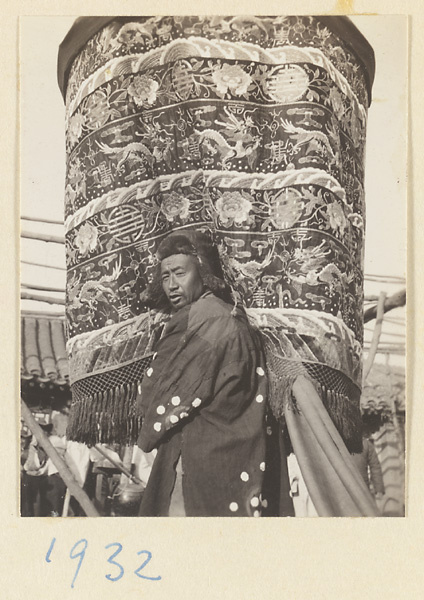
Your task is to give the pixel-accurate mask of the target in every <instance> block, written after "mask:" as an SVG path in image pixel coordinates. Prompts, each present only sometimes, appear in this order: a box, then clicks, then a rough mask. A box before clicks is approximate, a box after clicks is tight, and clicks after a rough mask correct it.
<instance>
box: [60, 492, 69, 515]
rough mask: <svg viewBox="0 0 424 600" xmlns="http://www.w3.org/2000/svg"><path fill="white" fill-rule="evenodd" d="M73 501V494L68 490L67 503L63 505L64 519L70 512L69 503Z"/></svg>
mask: <svg viewBox="0 0 424 600" xmlns="http://www.w3.org/2000/svg"><path fill="white" fill-rule="evenodd" d="M70 501H71V492H70V491H69V488H66V494H65V501H64V503H63V509H62V517H67V516H68V512H69V503H70Z"/></svg>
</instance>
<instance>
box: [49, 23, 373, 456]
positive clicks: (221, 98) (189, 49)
mask: <svg viewBox="0 0 424 600" xmlns="http://www.w3.org/2000/svg"><path fill="white" fill-rule="evenodd" d="M373 75H374V57H373V52H372V49H371V47H370V46H369V45H368V43H367V42H366V40H365V39H364V38H363V36H362V35H361V34H360V33H359V31H358V30H357V29H356V28H355V27H354V26H353V24H352V23H351V22H350V21H349V19H347V18H345V17H304V16H293V17H289V16H278V17H199V16H190V17H119V18H118V17H114V18H112V17H108V18H97V17H96V18H83V19H79V20H77V22H76V23H75V25H74V26H73V28H72V29H71V31H70V32H69V34H68V36H67V37H66V38H65V40H64V42H63V43H62V46H61V50H60V55H59V83H60V85H61V88H62V91H63V94H64V97H65V99H66V148H67V173H66V209H65V210H66V214H65V226H66V251H67V267H68V280H67V306H66V310H67V318H68V333H69V339H68V346H67V349H68V353H69V358H70V369H71V382H72V389H73V396H74V403H73V408H72V418H71V426H70V430H69V435H70V436H71V437H73V438H74V439H77V440H79V441H84V442H87V443H95V442H96V441H116V442H118V441H125V442H131V441H134V440H135V436H136V431H137V426H138V422H137V417H136V415H134V413H133V399H134V395H135V394H136V390H137V384H138V383H139V381H140V380H141V377H142V375H143V371H144V368H145V366H146V364H147V363H148V355H149V351H150V347H151V343H152V340H153V339H154V333H155V329H156V325H157V323H158V322H159V321H160V319H161V315H160V314H159V315H158V314H155V315H150V316H149V314H148V312H147V309H146V308H145V307H144V306H143V304H142V302H141V300H140V294H141V293H142V292H143V290H144V289H145V287H146V285H147V284H148V282H149V280H150V278H151V275H152V272H153V268H154V266H155V261H156V258H155V251H156V248H157V246H158V244H159V243H160V241H161V240H162V239H163V237H164V236H165V235H166V234H167V233H169V232H170V231H173V230H177V229H180V228H185V229H187V228H196V229H207V230H209V231H211V233H212V235H213V238H214V240H215V242H216V244H217V246H218V249H219V252H220V257H221V261H222V264H223V269H224V274H225V276H226V279H227V281H228V283H229V284H230V285H231V287H232V289H233V291H234V297H235V299H236V300H237V301H239V302H241V303H242V304H243V305H244V306H245V308H246V309H247V311H248V314H249V315H250V316H251V318H252V320H253V321H254V322H255V323H256V324H257V326H258V327H260V328H261V330H262V331H263V334H264V340H265V346H266V351H267V357H268V369H269V375H270V380H271V391H272V393H271V398H270V403H271V405H272V407H273V410H274V413H275V414H276V415H277V416H281V415H282V413H283V406H284V404H285V403H287V402H290V398H291V386H292V384H293V381H294V379H295V378H296V377H297V376H298V375H299V374H303V375H306V376H307V377H308V378H309V379H311V380H312V381H313V382H314V383H315V385H316V388H317V389H318V391H319V393H320V395H321V398H322V400H323V402H324V404H325V406H326V408H327V410H328V411H329V413H330V416H331V417H332V418H333V421H334V423H335V424H336V426H337V428H338V430H339V432H340V433H341V435H342V437H343V439H344V441H345V443H346V444H347V446H348V447H349V448H350V449H355V448H358V447H359V446H360V443H361V435H360V426H359V422H360V412H359V395H360V388H361V356H362V324H363V319H362V303H363V238H364V218H365V217H364V149H365V131H366V121H367V108H368V106H369V103H370V95H371V85H372V81H373Z"/></svg>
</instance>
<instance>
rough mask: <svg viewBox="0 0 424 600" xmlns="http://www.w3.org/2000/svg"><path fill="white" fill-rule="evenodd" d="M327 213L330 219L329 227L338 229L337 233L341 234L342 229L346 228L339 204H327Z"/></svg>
mask: <svg viewBox="0 0 424 600" xmlns="http://www.w3.org/2000/svg"><path fill="white" fill-rule="evenodd" d="M327 214H328V219H329V221H330V227H331V228H332V229H335V230H338V231H339V233H340V234H341V235H343V233H344V230H345V229H346V224H347V220H346V217H345V215H344V212H343V209H342V207H341V206H340V204H338V203H337V202H333V204H329V205H328V206H327Z"/></svg>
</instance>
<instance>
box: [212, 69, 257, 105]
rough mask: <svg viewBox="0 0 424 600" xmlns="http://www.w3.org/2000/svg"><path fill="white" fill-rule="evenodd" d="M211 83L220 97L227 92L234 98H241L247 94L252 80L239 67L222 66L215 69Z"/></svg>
mask: <svg viewBox="0 0 424 600" xmlns="http://www.w3.org/2000/svg"><path fill="white" fill-rule="evenodd" d="M212 79H213V82H214V83H215V85H216V88H217V90H218V94H220V95H221V96H222V97H224V96H225V94H226V93H227V92H231V93H233V94H234V95H235V96H242V95H243V94H245V93H246V92H247V88H248V87H249V85H250V83H251V81H252V78H251V77H250V75H248V74H247V73H246V71H244V70H243V69H242V68H241V67H240V66H239V65H228V64H227V65H223V66H222V67H219V68H215V69H214V71H213V73H212Z"/></svg>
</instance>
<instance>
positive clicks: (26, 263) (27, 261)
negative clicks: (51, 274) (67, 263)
mask: <svg viewBox="0 0 424 600" xmlns="http://www.w3.org/2000/svg"><path fill="white" fill-rule="evenodd" d="M21 263H23V264H24V265H31V266H32V267H43V268H45V269H57V270H58V271H66V268H65V267H57V266H56V265H43V264H41V263H36V262H31V261H30V260H22V259H21Z"/></svg>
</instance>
